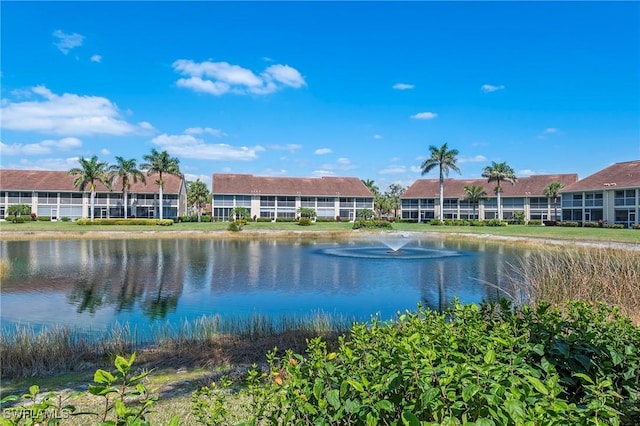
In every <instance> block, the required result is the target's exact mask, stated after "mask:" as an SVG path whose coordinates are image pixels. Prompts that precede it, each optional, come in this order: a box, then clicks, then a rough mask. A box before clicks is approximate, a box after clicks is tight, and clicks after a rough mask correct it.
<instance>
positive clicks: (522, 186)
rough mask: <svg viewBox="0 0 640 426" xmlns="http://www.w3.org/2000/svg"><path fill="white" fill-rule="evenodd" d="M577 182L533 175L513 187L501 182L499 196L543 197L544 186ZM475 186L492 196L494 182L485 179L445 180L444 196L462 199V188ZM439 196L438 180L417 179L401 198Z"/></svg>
mask: <svg viewBox="0 0 640 426" xmlns="http://www.w3.org/2000/svg"><path fill="white" fill-rule="evenodd" d="M577 181H578V175H577V174H575V173H570V174H559V175H534V176H528V177H522V178H518V180H517V181H516V183H515V185H512V184H510V183H509V182H506V183H505V182H501V183H500V186H501V187H502V193H501V196H503V197H524V196H534V197H543V196H544V194H543V192H544V188H545V186H547V185H549V184H550V183H552V182H560V183H561V184H563V185H565V186H568V185H570V184H573V183H575V182H577ZM467 185H477V186H481V187H482V188H484V190H485V191H486V193H487V196H488V197H492V196H494V194H495V192H494V189H495V187H496V183H495V182H491V183H489V182H487V179H484V178H482V179H445V180H444V196H445V197H447V198H463V197H464V196H465V192H464V187H465V186H467ZM439 196H440V180H439V179H418V180H417V181H415V182H414V183H413V185H411V186H410V187H409V188H408V189H407V190H406V191H405V192H404V194H402V198H437V197H439Z"/></svg>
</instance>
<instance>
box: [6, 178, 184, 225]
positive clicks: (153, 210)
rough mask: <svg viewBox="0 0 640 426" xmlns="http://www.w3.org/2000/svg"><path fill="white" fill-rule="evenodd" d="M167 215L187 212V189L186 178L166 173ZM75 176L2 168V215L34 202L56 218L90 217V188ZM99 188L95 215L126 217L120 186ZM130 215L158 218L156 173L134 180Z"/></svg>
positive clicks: (39, 209)
mask: <svg viewBox="0 0 640 426" xmlns="http://www.w3.org/2000/svg"><path fill="white" fill-rule="evenodd" d="M162 177H163V179H164V181H165V183H164V187H163V192H164V195H163V203H162V205H163V207H162V208H163V209H164V210H163V217H164V218H166V219H172V218H175V217H177V216H182V215H184V214H185V212H186V204H187V189H186V182H185V181H184V179H182V178H179V177H176V176H173V175H168V174H165V175H163V176H162ZM74 179H75V177H74V176H70V175H69V174H68V173H67V172H65V171H45V170H6V169H5V170H2V169H0V219H4V218H5V216H6V212H7V209H8V208H9V206H11V205H15V204H27V205H30V206H31V212H32V213H35V214H36V215H38V216H49V217H51V219H52V220H57V219H59V218H62V217H68V218H70V219H78V218H82V217H90V216H91V214H90V206H91V202H90V198H91V197H90V196H91V194H90V192H89V191H88V189H89V188H88V186H87V187H86V188H85V191H79V190H78V189H77V188H76V187H74V186H73V181H74ZM96 186H97V188H96V197H95V200H94V217H96V218H118V217H124V208H123V194H122V191H121V190H120V188H119V187H116V188H114V189H113V190H109V189H108V188H106V187H105V186H104V185H102V184H101V183H98V184H97V185H96ZM127 202H128V205H129V207H128V210H127V216H128V217H142V218H158V217H160V213H159V208H160V202H159V199H158V184H157V183H156V179H155V177H154V176H150V177H148V178H147V183H146V184H143V183H141V182H138V183H132V184H131V189H130V191H129V193H128V196H127Z"/></svg>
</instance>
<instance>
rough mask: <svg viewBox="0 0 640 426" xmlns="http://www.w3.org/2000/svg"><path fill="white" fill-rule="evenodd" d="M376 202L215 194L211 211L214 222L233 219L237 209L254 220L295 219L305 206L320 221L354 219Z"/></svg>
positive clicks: (319, 197) (372, 200) (352, 199)
mask: <svg viewBox="0 0 640 426" xmlns="http://www.w3.org/2000/svg"><path fill="white" fill-rule="evenodd" d="M248 199H249V200H248ZM373 202H374V199H373V198H368V197H366V198H365V197H321V196H302V195H251V196H248V195H242V194H235V195H230V194H214V195H213V203H212V210H213V218H214V220H229V219H232V216H233V215H232V209H233V208H235V207H245V208H247V209H249V211H250V216H251V217H252V218H253V217H255V218H270V219H278V218H296V217H298V210H299V209H300V208H302V207H306V208H311V209H313V210H315V211H316V214H317V215H318V218H326V219H335V218H336V217H338V216H340V217H341V218H342V219H347V218H348V219H349V220H354V219H355V218H356V216H357V213H358V211H360V210H362V209H371V210H373Z"/></svg>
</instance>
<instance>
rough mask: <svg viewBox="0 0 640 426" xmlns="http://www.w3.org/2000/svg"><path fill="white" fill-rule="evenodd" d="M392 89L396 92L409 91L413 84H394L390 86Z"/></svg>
mask: <svg viewBox="0 0 640 426" xmlns="http://www.w3.org/2000/svg"><path fill="white" fill-rule="evenodd" d="M391 87H392V88H394V89H396V90H411V89H413V88H414V87H416V86H414V85H413V84H406V83H396V84H394V85H393V86H391Z"/></svg>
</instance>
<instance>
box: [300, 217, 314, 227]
mask: <svg viewBox="0 0 640 426" xmlns="http://www.w3.org/2000/svg"><path fill="white" fill-rule="evenodd" d="M298 225H300V226H311V225H313V221H312V220H311V219H310V218H308V217H301V218H300V220H299V221H298Z"/></svg>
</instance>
